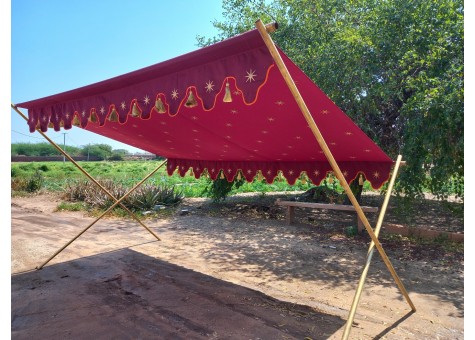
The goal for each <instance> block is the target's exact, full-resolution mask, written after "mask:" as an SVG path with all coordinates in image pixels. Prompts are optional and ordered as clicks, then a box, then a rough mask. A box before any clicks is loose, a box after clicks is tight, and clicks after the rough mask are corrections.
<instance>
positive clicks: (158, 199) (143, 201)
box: [125, 184, 184, 210]
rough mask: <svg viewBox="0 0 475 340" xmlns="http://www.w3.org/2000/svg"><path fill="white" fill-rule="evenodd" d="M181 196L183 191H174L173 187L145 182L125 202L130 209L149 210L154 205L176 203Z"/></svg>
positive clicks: (179, 200)
mask: <svg viewBox="0 0 475 340" xmlns="http://www.w3.org/2000/svg"><path fill="white" fill-rule="evenodd" d="M183 198H184V195H183V193H182V192H179V191H176V190H175V187H167V186H156V185H153V184H146V185H143V186H141V187H139V188H137V189H136V190H135V191H133V192H132V193H131V194H130V196H129V197H128V198H127V200H126V202H125V204H126V205H127V206H128V207H129V208H130V209H132V210H151V209H153V208H154V207H155V206H156V205H166V206H171V205H175V204H178V203H180V202H181V201H182V200H183Z"/></svg>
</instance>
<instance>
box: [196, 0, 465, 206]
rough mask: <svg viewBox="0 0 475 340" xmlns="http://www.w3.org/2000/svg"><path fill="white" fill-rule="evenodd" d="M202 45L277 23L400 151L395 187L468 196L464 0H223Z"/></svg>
mask: <svg viewBox="0 0 475 340" xmlns="http://www.w3.org/2000/svg"><path fill="white" fill-rule="evenodd" d="M223 16H224V20H223V21H222V22H220V21H214V22H213V25H214V26H215V27H216V28H217V29H218V30H219V33H218V35H217V36H216V37H212V38H205V37H198V38H197V39H198V44H200V45H202V46H204V45H208V44H210V43H213V42H216V41H219V40H222V39H224V38H228V37H230V36H233V35H236V34H238V33H241V32H243V31H247V30H250V29H253V28H255V21H256V20H257V19H258V18H260V19H262V20H263V21H264V23H269V22H273V21H277V22H278V23H279V29H278V30H277V31H276V32H275V33H274V34H273V39H274V41H275V42H276V44H277V45H278V46H279V47H280V48H281V49H282V50H283V51H284V52H285V53H286V54H287V55H288V56H289V57H290V58H292V60H294V62H295V63H296V64H297V65H298V66H299V67H300V68H301V69H302V70H303V71H304V72H305V73H306V74H307V75H308V76H309V77H310V78H311V79H312V80H313V81H314V82H315V83H316V84H318V86H319V87H320V88H321V89H322V90H323V91H324V92H325V93H326V94H327V95H328V96H329V97H330V98H331V99H332V100H333V101H334V102H335V103H336V104H337V105H338V106H339V107H340V108H341V109H342V110H343V111H344V112H346V113H347V114H348V115H349V116H350V117H351V118H352V119H353V121H355V123H357V124H358V125H359V126H360V127H361V128H362V129H363V131H365V133H366V134H367V135H368V136H369V137H370V138H372V139H373V140H374V141H375V142H376V143H378V145H380V147H381V148H382V149H383V150H384V151H385V152H386V153H388V154H389V155H390V156H391V157H392V158H393V159H395V158H396V156H397V155H398V154H402V155H403V156H404V160H406V161H407V166H406V167H405V169H404V170H403V171H402V173H401V176H400V178H399V179H400V181H399V184H398V187H397V189H398V190H399V191H401V192H405V193H407V194H410V195H418V194H421V193H422V191H423V190H426V189H428V190H430V191H431V192H432V193H434V194H437V195H439V197H441V198H442V197H446V195H447V194H449V193H456V194H457V195H459V196H462V197H463V182H464V173H463V159H464V156H463V155H464V130H463V127H464V118H463V115H464V106H463V104H464V59H463V56H464V22H463V21H464V7H463V2H462V1H461V0H438V1H422V0H419V1H417V0H416V1H415V0H399V1H378V0H346V1H345V0H327V1H316V0H274V1H263V0H258V1H246V0H223Z"/></svg>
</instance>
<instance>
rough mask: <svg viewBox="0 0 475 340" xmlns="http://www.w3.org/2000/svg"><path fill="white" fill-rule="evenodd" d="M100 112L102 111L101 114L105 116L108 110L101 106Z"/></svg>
mask: <svg viewBox="0 0 475 340" xmlns="http://www.w3.org/2000/svg"><path fill="white" fill-rule="evenodd" d="M99 111H101V114H102V115H103V114H104V112H105V111H106V110H105V109H104V106H101V109H100V110H99Z"/></svg>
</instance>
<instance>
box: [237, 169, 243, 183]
mask: <svg viewBox="0 0 475 340" xmlns="http://www.w3.org/2000/svg"><path fill="white" fill-rule="evenodd" d="M241 179H242V177H241V171H238V174H237V180H238V181H240V180H241Z"/></svg>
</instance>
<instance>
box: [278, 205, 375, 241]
mask: <svg viewBox="0 0 475 340" xmlns="http://www.w3.org/2000/svg"><path fill="white" fill-rule="evenodd" d="M275 204H277V205H280V206H284V207H287V213H286V220H287V224H292V223H293V222H294V216H295V208H296V207H297V208H311V209H328V210H342V211H354V212H356V210H355V208H354V207H353V206H352V205H344V204H327V203H311V202H298V201H282V200H280V199H277V200H276V202H275ZM361 210H363V211H364V212H372V213H374V212H378V208H376V207H366V206H362V207H361ZM356 217H357V224H358V233H361V232H362V231H363V229H365V227H364V225H363V222H362V221H361V220H360V218H359V216H358V215H357V216H356Z"/></svg>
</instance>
